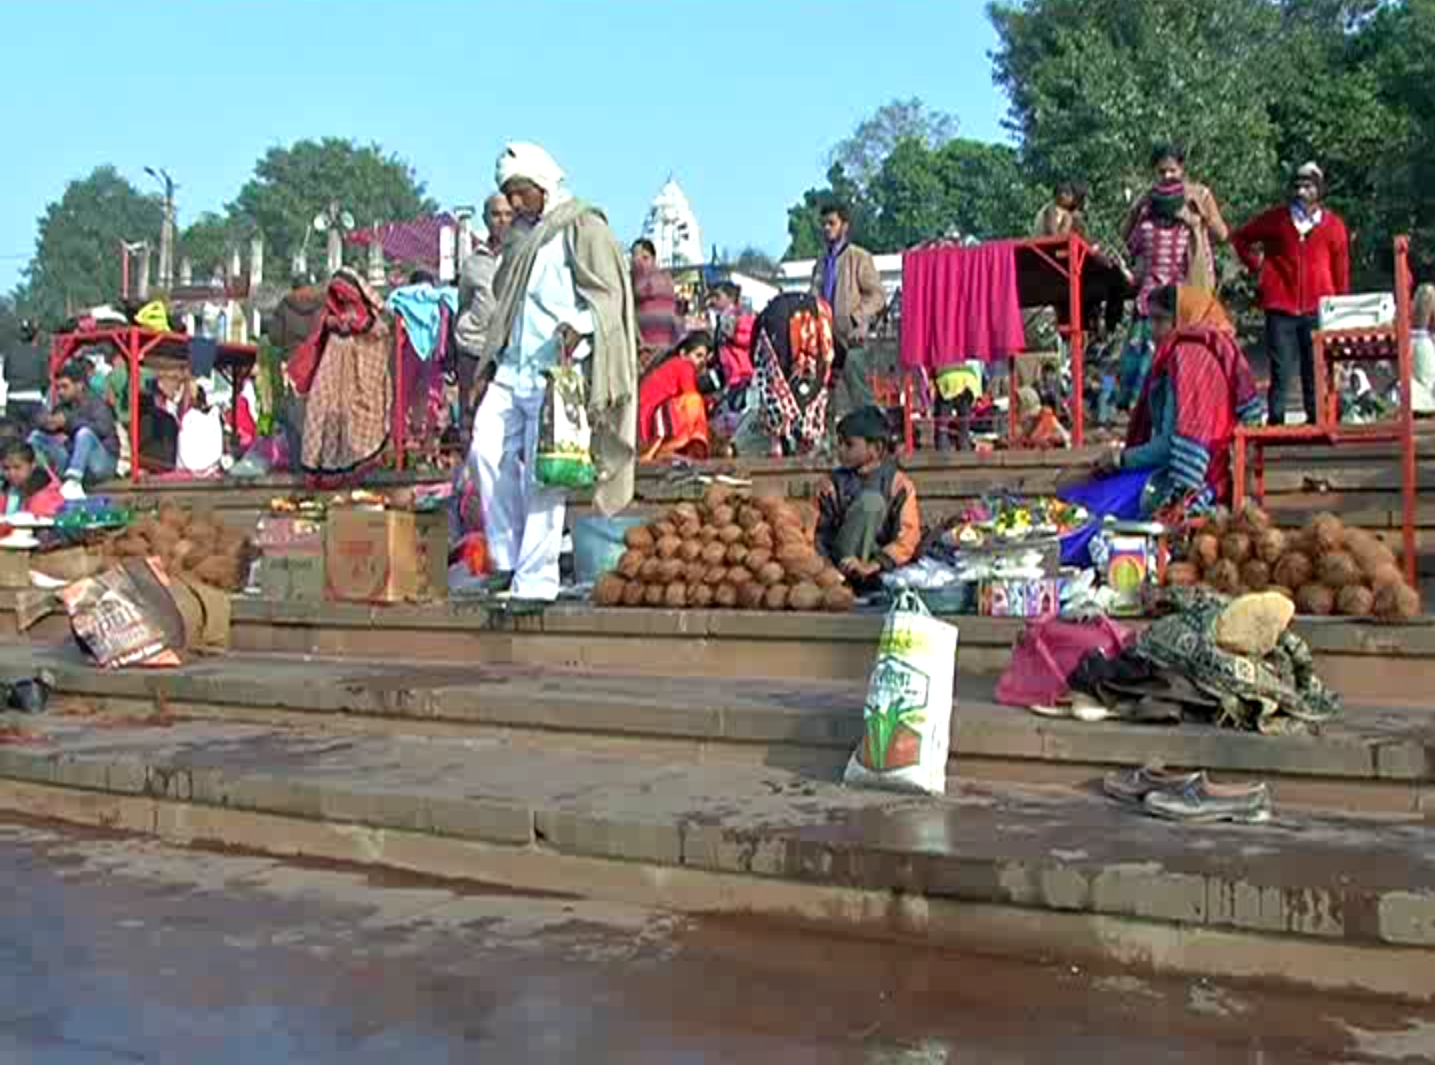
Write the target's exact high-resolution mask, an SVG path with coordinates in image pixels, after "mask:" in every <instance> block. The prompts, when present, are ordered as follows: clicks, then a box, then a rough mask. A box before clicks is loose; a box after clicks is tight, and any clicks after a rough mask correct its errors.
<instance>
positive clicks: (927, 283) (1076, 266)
mask: <svg viewBox="0 0 1435 1065" xmlns="http://www.w3.org/2000/svg"><path fill="white" fill-rule="evenodd" d="M1126 287H1127V286H1126V280H1125V278H1124V276H1123V275H1122V273H1121V271H1120V270H1119V269H1118V268H1117V267H1116V266H1115V265H1114V264H1112V263H1111V262H1110V261H1108V260H1107V259H1105V258H1104V257H1102V256H1100V255H1098V254H1095V253H1094V249H1093V248H1092V246H1091V245H1090V244H1088V243H1087V241H1086V240H1085V239H1084V238H1083V237H1081V236H1080V235H1078V234H1075V233H1072V234H1068V235H1066V236H1058V237H1039V238H1033V239H1030V240H1011V241H997V242H992V243H988V244H979V245H975V246H963V245H960V244H956V243H952V242H938V243H934V244H928V245H923V246H921V247H918V248H913V249H911V250H909V251H908V252H907V253H906V254H905V255H904V256H903V260H902V343H901V366H902V369H903V370H904V371H905V372H906V381H907V385H906V387H907V397H906V402H905V404H904V408H905V412H906V413H905V418H904V421H905V427H904V428H905V434H906V447H907V451H908V452H909V453H910V452H911V451H912V450H913V447H914V443H915V433H914V424H913V423H914V421H916V420H918V419H917V418H916V417H915V415H914V413H913V412H914V410H915V409H916V404H915V402H914V400H915V398H916V397H915V396H914V394H913V389H914V388H915V387H916V385H915V382H916V381H917V380H918V378H919V377H920V371H922V370H926V371H927V373H928V374H929V375H933V374H935V372H936V371H937V370H939V369H941V368H942V367H944V366H948V365H951V364H953V363H955V362H958V361H962V360H972V359H975V360H978V361H981V362H996V361H1001V360H1010V359H1012V358H1013V357H1014V356H1015V355H1017V354H1019V353H1021V352H1022V351H1023V349H1024V348H1025V346H1026V344H1025V331H1024V326H1023V323H1022V321H1021V314H1020V312H1021V311H1022V310H1025V309H1031V308H1044V307H1052V308H1055V310H1056V312H1057V330H1058V332H1059V333H1060V334H1061V336H1062V337H1064V338H1065V339H1066V341H1067V344H1068V346H1069V350H1070V353H1071V376H1072V381H1073V383H1074V387H1073V389H1072V391H1073V393H1074V395H1073V397H1072V426H1071V428H1072V443H1073V445H1074V446H1075V447H1081V446H1082V444H1083V443H1084V440H1085V419H1084V411H1083V405H1082V379H1083V376H1084V370H1085V352H1086V346H1085V328H1086V327H1085V325H1084V308H1087V307H1091V306H1093V305H1095V304H1098V303H1101V302H1104V301H1106V300H1109V299H1120V298H1122V297H1123V296H1124V294H1125V292H1126ZM1008 409H1009V417H1010V419H1011V422H1012V425H1013V427H1015V424H1016V404H1015V403H1014V402H1009V403H1008ZM931 420H932V421H934V422H935V421H936V420H937V419H931Z"/></svg>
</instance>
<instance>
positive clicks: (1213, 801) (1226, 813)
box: [1102, 765, 1271, 825]
mask: <svg viewBox="0 0 1435 1065" xmlns="http://www.w3.org/2000/svg"><path fill="white" fill-rule="evenodd" d="M1102 787H1103V789H1104V790H1105V792H1106V794H1107V795H1109V796H1110V797H1111V798H1113V799H1115V800H1116V801H1117V802H1121V803H1126V804H1127V805H1130V806H1140V807H1142V808H1143V809H1144V810H1145V811H1146V812H1147V813H1148V814H1151V815H1152V816H1154V817H1161V818H1165V819H1166V820H1168V821H1181V822H1185V823H1187V824H1213V823H1215V822H1218V821H1234V822H1236V823H1237V824H1246V825H1256V824H1263V823H1264V822H1266V821H1269V820H1270V819H1271V795H1270V789H1269V788H1267V787H1266V785H1265V784H1213V783H1212V782H1211V779H1210V778H1209V777H1208V776H1206V774H1205V773H1204V772H1195V773H1172V772H1170V771H1168V770H1166V769H1163V768H1161V767H1160V766H1156V765H1147V766H1142V767H1141V768H1140V769H1119V770H1116V771H1115V772H1112V773H1108V774H1107V775H1106V779H1105V780H1104V781H1103V782H1102Z"/></svg>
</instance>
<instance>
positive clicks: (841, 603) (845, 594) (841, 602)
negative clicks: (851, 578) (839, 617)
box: [822, 584, 857, 614]
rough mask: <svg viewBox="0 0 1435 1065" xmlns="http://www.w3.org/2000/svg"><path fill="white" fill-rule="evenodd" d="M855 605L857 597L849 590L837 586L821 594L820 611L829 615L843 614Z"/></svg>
mask: <svg viewBox="0 0 1435 1065" xmlns="http://www.w3.org/2000/svg"><path fill="white" fill-rule="evenodd" d="M856 605H857V596H856V595H855V594H854V593H853V591H852V589H851V588H846V587H843V586H842V585H840V584H839V585H838V586H837V587H835V588H828V589H827V591H825V592H823V593H822V609H823V610H825V611H827V612H828V613H829V614H845V613H847V612H848V611H849V610H851V609H852V608H853V607H854V606H856Z"/></svg>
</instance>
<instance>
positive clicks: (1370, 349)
mask: <svg viewBox="0 0 1435 1065" xmlns="http://www.w3.org/2000/svg"><path fill="white" fill-rule="evenodd" d="M1410 299H1411V284H1410V238H1409V237H1407V236H1400V237H1396V238H1395V322H1394V324H1392V325H1387V326H1382V327H1380V328H1376V329H1342V330H1330V331H1321V332H1317V333H1316V334H1315V335H1314V337H1313V347H1314V349H1315V380H1316V421H1315V424H1314V425H1292V426H1267V427H1264V428H1251V429H1237V430H1236V438H1235V442H1234V444H1233V446H1232V449H1231V452H1232V454H1231V467H1232V469H1231V479H1232V480H1233V481H1234V482H1235V483H1234V490H1233V492H1232V495H1233V497H1234V499H1233V502H1234V504H1235V505H1236V506H1237V507H1239V506H1240V505H1241V504H1242V503H1243V502H1244V501H1245V499H1246V495H1247V488H1246V481H1247V473H1248V471H1249V473H1250V475H1251V478H1250V479H1251V480H1252V481H1253V482H1254V486H1255V492H1254V493H1253V494H1254V495H1255V498H1256V500H1257V502H1260V503H1262V504H1264V502H1265V495H1266V477H1265V472H1266V470H1265V462H1266V459H1265V453H1266V449H1267V448H1273V447H1302V448H1309V447H1333V448H1339V447H1349V446H1353V445H1358V444H1371V443H1396V444H1399V446H1400V534H1401V547H1402V550H1403V552H1404V556H1405V557H1404V562H1405V578H1406V580H1407V581H1408V582H1409V584H1410V586H1411V587H1412V588H1414V587H1416V581H1417V577H1418V573H1417V566H1416V554H1415V507H1416V502H1417V487H1416V474H1415V470H1416V454H1415V408H1414V405H1413V404H1412V402H1411V399H1412V396H1411V387H1412V381H1413V378H1414V356H1413V352H1412V347H1411V344H1412V341H1411V336H1410V329H1411V313H1410V312H1411V307H1410ZM1342 362H1354V363H1360V362H1394V363H1395V364H1396V367H1397V370H1398V373H1399V385H1400V410H1399V411H1398V412H1397V413H1396V416H1395V418H1393V419H1390V420H1386V421H1383V422H1377V423H1374V424H1371V425H1344V424H1342V423H1341V421H1340V401H1339V393H1338V390H1337V388H1336V384H1335V380H1334V377H1335V367H1336V365H1337V364H1338V363H1342ZM1248 450H1249V452H1250V462H1249V463H1248V462H1247V451H1248Z"/></svg>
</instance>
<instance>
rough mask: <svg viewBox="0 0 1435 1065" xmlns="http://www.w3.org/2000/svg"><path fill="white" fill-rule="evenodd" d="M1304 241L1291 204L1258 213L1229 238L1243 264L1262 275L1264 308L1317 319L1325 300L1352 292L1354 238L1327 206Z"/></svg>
mask: <svg viewBox="0 0 1435 1065" xmlns="http://www.w3.org/2000/svg"><path fill="white" fill-rule="evenodd" d="M1321 211H1322V217H1321V220H1320V224H1319V225H1318V226H1316V227H1315V228H1314V229H1312V230H1311V231H1310V232H1309V233H1307V234H1306V235H1305V236H1304V237H1302V236H1301V235H1300V231H1299V230H1298V229H1296V227H1295V223H1294V222H1293V221H1291V213H1290V207H1289V206H1288V205H1285V206H1281V207H1273V208H1271V209H1270V210H1269V211H1267V212H1266V213H1265V214H1262V215H1257V216H1256V217H1255V218H1253V219H1252V220H1251V221H1249V222H1247V223H1246V224H1245V225H1243V226H1242V227H1241V228H1240V229H1238V230H1236V232H1235V235H1234V236H1232V237H1231V244H1232V245H1234V247H1235V249H1236V254H1237V255H1239V256H1240V257H1241V261H1242V262H1244V263H1245V264H1246V266H1247V267H1248V268H1250V269H1251V270H1259V271H1260V275H1261V306H1262V307H1263V308H1264V309H1265V310H1267V311H1275V312H1276V313H1278V314H1299V315H1313V314H1316V313H1317V312H1318V311H1319V310H1320V301H1321V300H1322V299H1324V298H1325V297H1326V296H1344V295H1345V294H1346V293H1348V292H1349V291H1350V234H1349V233H1347V232H1346V229H1345V223H1344V222H1342V221H1341V219H1340V216H1339V215H1338V214H1336V213H1335V212H1334V211H1332V210H1331V209H1330V208H1329V207H1323V208H1321Z"/></svg>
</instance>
